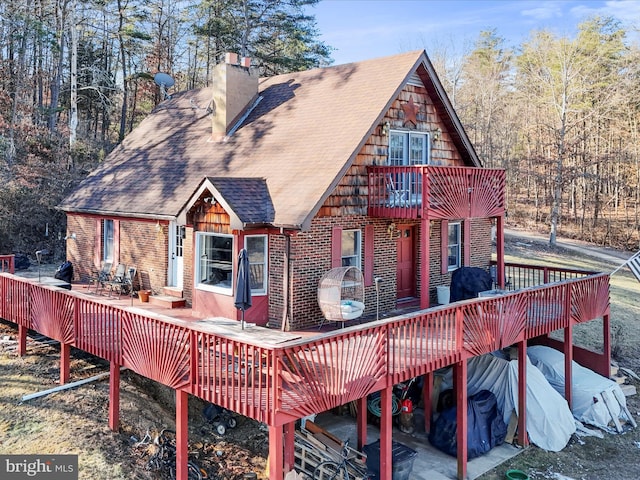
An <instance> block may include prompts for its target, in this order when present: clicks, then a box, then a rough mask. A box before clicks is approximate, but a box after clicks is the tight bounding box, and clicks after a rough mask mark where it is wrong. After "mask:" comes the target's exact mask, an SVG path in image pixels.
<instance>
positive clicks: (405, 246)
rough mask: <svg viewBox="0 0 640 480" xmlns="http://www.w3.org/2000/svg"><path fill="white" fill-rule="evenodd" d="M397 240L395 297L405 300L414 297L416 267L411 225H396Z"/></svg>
mask: <svg viewBox="0 0 640 480" xmlns="http://www.w3.org/2000/svg"><path fill="white" fill-rule="evenodd" d="M398 235H399V236H398V240H397V247H396V248H397V255H398V261H397V265H398V266H397V273H396V288H397V299H398V300H405V299H409V298H413V297H415V293H416V268H415V242H414V236H415V229H414V228H413V227H412V226H411V225H398Z"/></svg>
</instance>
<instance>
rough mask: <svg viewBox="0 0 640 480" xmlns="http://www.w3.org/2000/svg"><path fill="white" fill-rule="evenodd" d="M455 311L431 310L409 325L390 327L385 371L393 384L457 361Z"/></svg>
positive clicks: (446, 309) (457, 334) (457, 335)
mask: <svg viewBox="0 0 640 480" xmlns="http://www.w3.org/2000/svg"><path fill="white" fill-rule="evenodd" d="M456 311H457V310H456V308H454V307H450V308H444V309H438V310H431V311H428V312H426V313H425V314H424V315H421V316H420V317H418V318H416V319H414V321H412V322H404V321H400V322H395V323H393V324H391V325H390V327H389V328H390V332H389V369H390V374H392V375H393V383H400V382H404V381H406V380H408V379H410V378H413V377H416V376H418V375H424V374H425V373H427V372H430V371H433V370H435V369H437V368H440V367H444V366H447V365H450V364H451V363H454V362H455V361H457V360H458V359H459V357H458V355H459V353H460V345H459V342H458V339H459V336H460V335H459V333H458V328H457V324H456V317H457V315H456ZM460 318H462V317H460ZM459 331H460V332H461V331H462V329H459Z"/></svg>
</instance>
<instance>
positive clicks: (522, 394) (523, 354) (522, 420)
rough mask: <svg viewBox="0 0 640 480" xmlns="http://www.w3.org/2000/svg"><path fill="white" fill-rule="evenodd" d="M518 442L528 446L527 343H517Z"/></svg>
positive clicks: (524, 341)
mask: <svg viewBox="0 0 640 480" xmlns="http://www.w3.org/2000/svg"><path fill="white" fill-rule="evenodd" d="M518 440H519V441H520V445H521V446H523V447H526V446H527V445H529V435H528V434H527V341H526V340H523V341H521V342H519V343H518Z"/></svg>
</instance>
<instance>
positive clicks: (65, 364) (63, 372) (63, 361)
mask: <svg viewBox="0 0 640 480" xmlns="http://www.w3.org/2000/svg"><path fill="white" fill-rule="evenodd" d="M70 357H71V345H69V344H68V343H64V342H60V385H64V384H65V383H67V382H68V381H69V363H70Z"/></svg>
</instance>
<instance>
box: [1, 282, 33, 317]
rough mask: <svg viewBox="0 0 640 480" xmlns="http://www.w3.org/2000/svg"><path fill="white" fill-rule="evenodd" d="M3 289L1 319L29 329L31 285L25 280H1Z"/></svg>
mask: <svg viewBox="0 0 640 480" xmlns="http://www.w3.org/2000/svg"><path fill="white" fill-rule="evenodd" d="M3 283H4V288H3V297H2V301H3V302H4V303H5V305H4V308H3V315H2V318H4V319H5V320H8V321H10V322H14V323H17V324H18V325H22V326H23V327H27V328H31V313H30V311H31V301H30V297H29V287H30V286H31V283H29V282H27V281H26V280H17V278H16V277H12V278H11V279H9V278H7V277H4V278H3Z"/></svg>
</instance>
